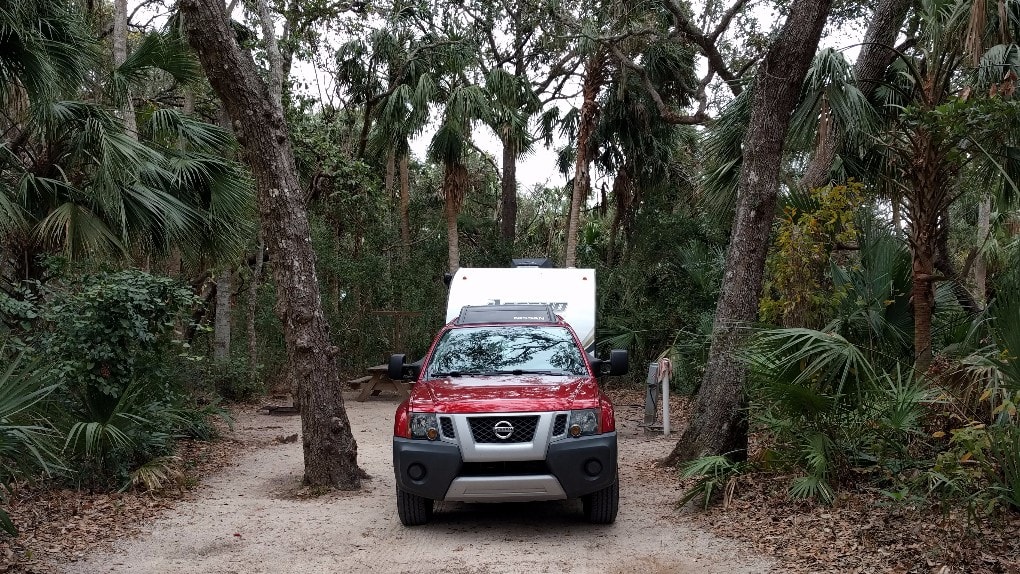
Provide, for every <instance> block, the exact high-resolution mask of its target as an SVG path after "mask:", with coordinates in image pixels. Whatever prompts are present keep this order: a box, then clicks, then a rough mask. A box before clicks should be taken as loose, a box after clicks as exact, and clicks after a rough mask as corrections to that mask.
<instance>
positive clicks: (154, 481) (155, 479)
mask: <svg viewBox="0 0 1020 574" xmlns="http://www.w3.org/2000/svg"><path fill="white" fill-rule="evenodd" d="M180 462H181V459H180V457H177V456H161V457H158V458H154V459H152V460H150V461H149V462H147V463H145V464H143V465H142V466H140V467H138V468H136V469H135V470H134V471H133V472H132V473H131V480H130V481H129V482H128V483H127V484H126V485H125V487H124V489H125V490H126V489H128V488H140V487H144V488H145V490H146V491H148V492H153V493H154V492H159V491H161V490H165V489H167V488H170V487H174V488H177V489H178V490H182V489H183V485H184V472H183V471H182V470H181V469H180V467H179V464H180Z"/></svg>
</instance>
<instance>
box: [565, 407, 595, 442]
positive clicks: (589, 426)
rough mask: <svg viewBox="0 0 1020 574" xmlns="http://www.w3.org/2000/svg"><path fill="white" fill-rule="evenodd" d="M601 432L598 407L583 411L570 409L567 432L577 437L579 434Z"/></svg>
mask: <svg viewBox="0 0 1020 574" xmlns="http://www.w3.org/2000/svg"><path fill="white" fill-rule="evenodd" d="M598 433H599V411H598V410H596V409H585V410H583V411H570V419H569V420H568V421H567V434H569V435H570V436H572V437H574V438H577V437H579V436H585V435H592V434H598Z"/></svg>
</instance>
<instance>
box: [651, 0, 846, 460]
mask: <svg viewBox="0 0 1020 574" xmlns="http://www.w3.org/2000/svg"><path fill="white" fill-rule="evenodd" d="M829 5H830V0H795V1H794V2H793V4H792V6H791V8H790V12H789V16H788V17H787V19H786V22H785V23H784V25H783V28H782V30H781V31H780V33H779V36H778V38H776V41H775V43H774V44H773V45H772V46H771V47H770V48H769V51H768V53H767V54H766V55H765V59H764V60H763V61H762V63H761V65H760V66H759V68H758V79H757V82H756V86H755V89H754V95H753V96H752V100H751V102H752V103H751V117H750V121H749V125H748V129H747V136H746V138H745V140H744V150H745V151H744V162H743V165H742V166H741V170H740V194H739V199H738V201H737V210H736V214H735V218H734V222H733V228H732V232H731V239H730V244H729V247H728V249H727V252H726V266H725V270H724V275H723V286H722V292H721V293H720V295H719V302H718V305H717V307H716V314H715V323H714V325H713V327H712V346H711V349H710V350H709V357H708V364H707V365H706V368H705V375H704V378H703V379H702V383H701V389H700V391H699V392H698V396H697V398H696V399H695V403H694V410H693V414H692V418H691V421H690V423H689V424H688V426H687V428H686V430H685V431H684V433H683V435H681V437H680V440H679V441H678V442H677V444H676V447H675V448H674V449H673V451H672V452H671V453H670V455H669V456H668V457H667V458H666V459H665V460H664V461H663V463H664V464H668V465H675V464H676V463H678V462H680V461H683V460H691V459H694V458H697V457H700V456H703V455H706V454H729V455H730V456H732V457H734V458H743V457H746V454H747V413H746V412H745V409H744V408H743V407H744V404H745V399H744V381H745V379H746V370H745V369H744V367H743V365H742V364H741V363H740V362H739V360H738V359H737V358H736V357H735V353H734V352H735V351H736V350H737V348H738V347H739V345H740V344H741V342H742V340H743V332H742V329H743V327H745V326H746V325H748V324H750V323H751V322H753V321H754V320H755V318H756V317H757V314H758V301H759V299H760V297H761V289H762V280H763V276H764V270H765V256H766V254H767V252H768V245H769V233H770V231H771V229H772V222H773V220H774V218H775V208H776V202H777V195H778V191H779V169H780V166H781V165H782V157H783V144H784V142H785V139H786V132H787V128H788V126H789V123H790V114H791V113H792V112H793V109H794V107H795V106H796V105H797V101H798V99H799V97H800V90H801V85H802V84H803V82H804V77H805V75H806V74H807V70H808V67H809V66H810V64H811V59H812V58H813V57H814V54H815V50H816V48H817V47H818V39H819V37H820V36H821V33H822V28H823V27H824V26H825V20H826V17H827V16H828V14H829Z"/></svg>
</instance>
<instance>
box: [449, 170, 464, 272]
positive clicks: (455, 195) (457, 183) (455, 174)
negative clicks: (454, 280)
mask: <svg viewBox="0 0 1020 574" xmlns="http://www.w3.org/2000/svg"><path fill="white" fill-rule="evenodd" d="M467 180H468V172H467V168H466V167H464V166H463V165H461V164H459V163H453V164H449V165H447V166H446V173H445V174H444V176H443V192H444V196H445V198H446V199H445V203H444V204H443V210H444V212H445V215H446V243H447V247H448V253H447V255H448V261H449V268H450V273H456V272H457V270H458V269H460V236H459V232H458V229H457V216H458V215H460V207H461V204H462V203H463V201H464V192H465V189H466V187H467Z"/></svg>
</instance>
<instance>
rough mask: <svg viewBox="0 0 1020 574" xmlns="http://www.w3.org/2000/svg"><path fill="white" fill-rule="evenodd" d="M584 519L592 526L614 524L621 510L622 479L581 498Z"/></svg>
mask: <svg viewBox="0 0 1020 574" xmlns="http://www.w3.org/2000/svg"><path fill="white" fill-rule="evenodd" d="M581 502H582V504H583V506H584V517H585V518H586V519H587V520H588V522H591V523H592V524H612V523H613V522H616V513H617V512H618V511H619V510H620V479H619V478H617V479H616V481H615V482H613V484H611V485H609V486H607V487H605V488H603V489H602V490H597V491H595V492H593V493H591V494H589V495H587V496H584V497H582V498H581Z"/></svg>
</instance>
